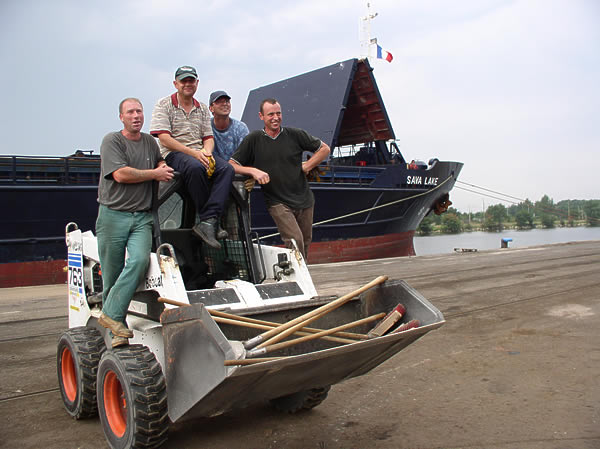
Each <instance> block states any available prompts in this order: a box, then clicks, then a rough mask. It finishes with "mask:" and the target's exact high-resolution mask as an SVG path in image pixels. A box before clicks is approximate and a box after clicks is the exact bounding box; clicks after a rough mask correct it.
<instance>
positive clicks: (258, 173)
mask: <svg viewBox="0 0 600 449" xmlns="http://www.w3.org/2000/svg"><path fill="white" fill-rule="evenodd" d="M229 163H230V164H231V166H232V167H233V170H234V171H235V173H236V174H238V175H244V176H251V177H252V178H253V179H254V180H255V181H257V182H258V183H259V184H267V183H268V182H269V181H270V178H269V174H268V173H267V172H264V171H262V170H259V169H258V168H255V167H246V166H244V165H240V163H239V162H238V161H236V160H233V159H229Z"/></svg>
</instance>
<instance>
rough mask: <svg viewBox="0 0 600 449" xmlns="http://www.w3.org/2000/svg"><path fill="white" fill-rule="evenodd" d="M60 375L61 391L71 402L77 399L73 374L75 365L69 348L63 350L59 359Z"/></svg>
mask: <svg viewBox="0 0 600 449" xmlns="http://www.w3.org/2000/svg"><path fill="white" fill-rule="evenodd" d="M60 374H61V377H62V384H63V389H64V391H65V395H66V396H67V399H68V400H69V401H71V402H73V401H75V398H76V397H77V374H76V373H75V364H74V363H73V356H72V355H71V351H69V348H64V349H63V351H62V355H61V357H60Z"/></svg>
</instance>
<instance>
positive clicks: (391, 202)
mask: <svg viewBox="0 0 600 449" xmlns="http://www.w3.org/2000/svg"><path fill="white" fill-rule="evenodd" d="M452 178H453V176H452V175H450V176H448V177H447V178H446V179H444V180H443V181H442V182H441V183H440V184H438V185H437V186H435V187H434V188H432V189H430V190H427V191H426V192H421V193H417V194H416V195H413V196H409V197H406V198H400V199H399V200H395V201H390V202H389V203H385V204H380V205H379V206H373V207H369V208H368V209H363V210H359V211H356V212H351V213H349V214H346V215H340V216H339V217H334V218H328V219H327V220H323V221H319V222H318V223H313V228H315V227H317V226H320V225H323V224H327V223H331V222H333V221H338V220H343V219H344V218H349V217H353V216H355V215H359V214H364V213H366V212H371V211H373V210H377V209H381V208H384V207H388V206H393V205H394V204H398V203H402V202H404V201H408V200H412V199H415V198H418V197H420V196H425V195H429V194H430V193H433V192H435V191H436V190H437V189H439V188H440V187H442V186H443V185H444V184H446V183H447V182H448V181H449V180H450V179H452ZM278 235H279V232H275V233H274V234H268V235H263V236H261V237H260V238H261V239H268V238H271V237H276V236H278Z"/></svg>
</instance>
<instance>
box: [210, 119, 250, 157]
mask: <svg viewBox="0 0 600 449" xmlns="http://www.w3.org/2000/svg"><path fill="white" fill-rule="evenodd" d="M229 120H230V122H229V126H228V127H227V129H224V130H220V129H217V128H215V120H214V118H213V119H211V120H210V124H211V125H212V131H213V136H214V138H215V149H214V150H213V154H216V155H217V156H219V157H220V158H221V159H224V160H226V161H228V160H229V158H230V157H231V155H232V154H233V153H234V151H235V150H237V147H239V146H240V143H242V140H244V137H246V136H247V135H248V133H249V132H250V131H248V127H247V126H246V124H245V123H244V122H240V121H239V120H236V119H234V118H231V117H229Z"/></svg>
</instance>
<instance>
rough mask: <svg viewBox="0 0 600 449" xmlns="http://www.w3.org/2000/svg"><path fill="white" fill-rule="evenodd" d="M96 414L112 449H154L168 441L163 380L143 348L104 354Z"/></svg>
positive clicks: (135, 347)
mask: <svg viewBox="0 0 600 449" xmlns="http://www.w3.org/2000/svg"><path fill="white" fill-rule="evenodd" d="M97 389H98V412H99V415H100V421H101V422H102V428H103V430H104V435H105V437H106V440H107V441H108V444H109V446H110V447H111V448H113V449H129V448H156V447H159V446H161V445H162V444H163V443H164V442H165V441H167V435H168V431H169V418H168V415H167V390H166V384H165V378H164V376H163V373H162V370H161V367H160V365H159V363H158V362H157V361H156V358H155V357H154V354H152V352H150V350H149V349H148V348H147V347H145V346H143V345H129V346H122V347H119V348H116V349H114V350H112V351H107V352H105V353H104V355H103V356H102V359H101V360H100V365H99V366H98V383H97Z"/></svg>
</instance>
